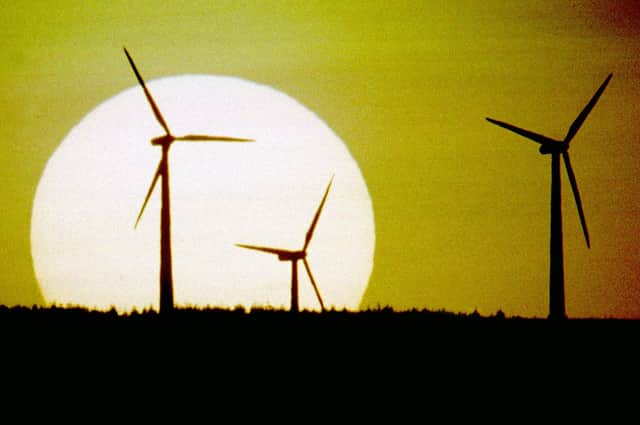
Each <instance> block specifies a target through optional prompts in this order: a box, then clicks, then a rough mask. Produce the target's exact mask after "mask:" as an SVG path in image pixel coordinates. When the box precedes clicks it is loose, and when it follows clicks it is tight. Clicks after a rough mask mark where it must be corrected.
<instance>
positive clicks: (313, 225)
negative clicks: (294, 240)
mask: <svg viewBox="0 0 640 425" xmlns="http://www.w3.org/2000/svg"><path fill="white" fill-rule="evenodd" d="M333 177H334V176H331V180H329V184H328V185H327V190H325V192H324V196H323V197H322V201H321V202H320V206H319V207H318V210H317V211H316V215H315V216H314V217H313V221H312V222H311V226H310V227H309V230H307V235H306V236H305V238H304V248H302V250H303V251H306V250H307V247H308V246H309V242H311V238H312V237H313V231H314V230H315V229H316V224H318V218H320V213H321V212H322V208H323V207H324V203H325V201H326V200H327V195H328V194H329V189H331V183H333Z"/></svg>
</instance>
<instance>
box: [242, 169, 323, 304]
mask: <svg viewBox="0 0 640 425" xmlns="http://www.w3.org/2000/svg"><path fill="white" fill-rule="evenodd" d="M332 182H333V177H331V180H329V184H328V185H327V189H326V190H325V192H324V196H323V197H322V201H320V206H318V210H317V211H316V214H315V216H314V217H313V220H312V221H311V225H310V226H309V229H308V230H307V234H306V236H305V239H304V245H303V246H302V249H300V250H297V251H292V250H288V249H282V248H270V247H265V246H255V245H244V244H236V246H239V247H241V248H247V249H253V250H255V251H262V252H266V253H269V254H275V255H277V256H278V259H279V260H280V261H290V262H291V311H292V312H293V313H297V312H298V310H299V307H298V261H299V260H302V263H303V264H304V267H305V269H306V270H307V275H308V276H309V281H310V282H311V286H313V290H314V291H315V293H316V297H317V298H318V302H319V303H320V308H321V309H322V311H324V303H323V302H322V297H321V296H320V292H319V291H318V286H317V285H316V281H315V279H314V278H313V274H312V273H311V267H309V262H308V261H307V248H308V247H309V243H310V242H311V238H312V237H313V232H314V230H315V228H316V225H317V224H318V218H320V213H321V212H322V208H323V207H324V203H325V201H326V200H327V195H328V194H329V189H331V183H332Z"/></svg>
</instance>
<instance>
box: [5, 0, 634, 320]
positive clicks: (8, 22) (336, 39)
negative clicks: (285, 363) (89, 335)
mask: <svg viewBox="0 0 640 425" xmlns="http://www.w3.org/2000/svg"><path fill="white" fill-rule="evenodd" d="M96 3H97V4H94V3H92V2H83V1H61V2H60V1H56V2H48V1H31V2H19V3H16V2H6V1H3V0H2V1H0V5H1V6H2V10H3V13H2V15H1V16H0V28H2V31H3V36H2V37H0V45H1V47H0V110H1V115H2V120H1V121H0V128H2V130H3V136H4V140H3V141H2V142H0V179H1V181H2V185H0V202H1V203H0V205H1V208H0V214H1V217H2V220H0V238H2V239H1V240H2V242H1V243H0V264H2V265H3V267H4V271H5V273H4V276H3V278H2V279H0V304H4V305H27V306H29V305H33V304H43V303H44V302H45V301H44V299H43V297H42V294H41V292H40V290H39V287H38V283H37V281H36V279H35V274H34V271H33V265H32V260H31V253H30V245H29V244H30V220H31V207H32V202H33V198H34V195H35V191H36V187H37V184H38V181H39V178H40V176H41V174H42V172H43V170H44V167H45V165H46V163H47V160H48V158H49V157H50V156H51V155H52V153H53V152H54V151H55V149H56V147H57V146H58V145H59V144H60V143H61V141H62V140H63V139H64V137H65V135H66V134H67V133H68V132H69V131H70V130H71V129H72V128H73V126H74V125H76V124H77V123H78V122H79V121H80V120H81V119H82V118H83V117H84V116H85V115H86V114H87V113H88V112H90V111H91V110H92V109H93V108H95V107H96V106H97V105H98V104H100V103H101V102H103V101H104V100H106V99H108V98H110V97H112V96H114V95H116V94H117V93H119V92H121V91H122V90H124V89H126V88H129V87H131V86H133V85H134V84H135V81H134V80H133V79H132V75H131V70H130V68H129V66H128V64H127V63H126V61H125V58H124V56H123V54H122V47H123V46H126V47H127V48H128V49H129V50H130V51H131V52H132V53H133V54H134V56H135V58H136V62H137V63H138V64H144V76H145V78H146V79H147V80H151V79H154V78H159V77H163V76H169V75H178V74H187V73H208V74H220V75H233V76H238V77H241V78H245V79H249V80H253V81H256V82H259V83H262V84H267V85H269V86H271V87H274V88H276V89H277V90H280V91H282V92H284V93H286V94H288V95H289V96H291V97H293V98H295V99H297V100H298V101H300V102H301V103H302V104H303V105H305V106H306V107H308V108H309V109H311V110H312V111H314V112H315V113H316V114H317V115H318V116H320V117H321V118H322V119H323V120H324V121H325V122H326V123H327V124H328V125H329V126H330V127H331V128H332V129H333V130H334V131H335V132H336V134H338V135H339V136H340V138H341V139H342V140H343V141H344V142H345V144H346V145H347V147H348V148H349V150H350V152H351V154H352V155H353V157H354V158H355V159H356V161H357V162H358V165H359V166H360V168H361V170H362V173H363V176H364V178H365V180H366V183H367V186H368V189H369V192H370V194H371V198H372V203H373V208H374V215H375V226H376V247H375V257H374V269H373V273H372V275H371V279H370V282H369V286H368V288H367V290H366V292H365V294H364V296H363V299H362V302H361V308H376V307H384V306H389V307H392V308H394V309H398V310H404V309H413V308H416V309H423V308H426V309H431V310H447V311H454V312H465V313H468V312H472V311H474V310H477V311H479V312H480V313H483V314H493V313H495V312H497V311H499V310H500V311H502V312H504V313H505V314H507V315H511V316H523V317H546V316H547V314H548V304H549V301H548V285H549V283H548V279H549V278H548V274H549V271H548V267H549V201H550V178H551V176H550V158H549V157H548V156H541V155H540V154H539V153H538V150H537V149H538V146H537V145H535V144H533V143H531V142H529V141H527V140H525V139H523V138H520V137H518V136H516V135H513V134H511V133H509V132H507V131H505V130H504V129H501V128H498V127H495V126H492V125H491V124H489V123H487V122H486V121H485V117H487V116H489V117H493V118H496V119H500V120H503V121H508V122H510V123H513V124H516V125H519V126H521V127H524V128H527V129H530V130H533V131H536V132H538V133H542V134H545V135H548V136H550V137H554V138H558V139H561V138H563V137H564V135H565V134H566V131H567V129H568V127H569V125H570V124H571V122H572V121H573V120H574V119H575V117H576V116H577V115H578V113H579V112H580V110H581V109H582V108H583V107H584V106H585V105H586V103H587V102H588V100H589V99H590V98H591V96H592V95H593V93H594V92H595V90H596V89H597V88H598V86H599V85H600V84H601V83H602V81H604V79H605V78H606V76H607V75H608V74H609V73H613V78H612V80H611V82H610V84H609V86H608V87H607V89H606V90H605V92H604V94H603V95H602V97H601V99H600V101H599V102H598V104H597V105H596V107H595V108H594V109H593V111H592V112H591V114H590V116H589V117H588V119H587V120H586V122H585V124H584V125H583V126H582V128H581V129H580V131H579V133H578V134H577V136H576V137H575V139H574V141H573V142H572V145H571V158H572V165H573V168H574V171H575V173H576V176H577V179H578V184H579V187H580V193H581V195H582V201H583V206H584V211H585V215H586V219H587V223H588V226H589V232H590V237H591V248H590V249H588V248H587V247H586V245H585V242H584V238H583V236H582V231H581V229H580V222H579V219H578V214H577V210H576V207H575V205H574V202H573V198H572V195H571V192H570V188H569V184H568V183H569V182H568V179H567V178H566V174H565V175H563V181H562V184H563V225H564V252H565V293H566V308H567V314H568V315H569V317H604V318H608V317H621V318H640V255H639V254H640V238H638V234H639V233H640V232H639V230H640V203H639V202H638V201H639V198H640V190H639V189H640V180H639V179H638V178H637V177H638V176H639V174H640V165H639V164H640V149H639V148H638V146H637V145H638V141H640V120H638V113H639V112H640V106H639V105H640V84H639V83H638V82H639V81H640V6H639V5H638V3H637V2H634V1H622V0H614V1H604V0H603V1H596V0H592V1H587V0H579V1H572V2H565V1H546V0H545V1H542V0H539V1H531V2H526V3H522V2H499V1H495V0H487V1H484V2H474V1H470V0H469V1H438V0H436V1H430V2H424V1H397V2H388V1H380V2H378V1H350V2H344V1H306V2H299V1H269V2H266V1H243V2H238V1H216V2H208V1H165V2H162V3H160V2H155V1H139V2H133V3H132V2H128V1H117V0H116V1H110V2H96ZM563 173H564V172H563Z"/></svg>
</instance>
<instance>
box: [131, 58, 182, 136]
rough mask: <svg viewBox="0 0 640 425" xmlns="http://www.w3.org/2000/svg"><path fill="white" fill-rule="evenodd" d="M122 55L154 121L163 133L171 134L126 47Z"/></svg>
mask: <svg viewBox="0 0 640 425" xmlns="http://www.w3.org/2000/svg"><path fill="white" fill-rule="evenodd" d="M124 53H125V54H126V55H127V59H129V63H130V64H131V68H133V72H135V74H136V77H137V78H138V82H139V83H140V85H141V86H142V90H144V94H145V96H147V100H148V101H149V105H151V109H153V114H154V115H155V116H156V119H157V120H158V122H159V123H160V125H161V126H162V128H164V131H166V132H167V134H171V132H170V131H169V126H168V125H167V123H166V122H165V120H164V118H163V117H162V114H161V113H160V109H158V105H156V102H155V101H154V100H153V97H151V93H150V92H149V89H147V85H146V84H145V83H144V80H143V79H142V75H140V72H138V68H137V67H136V64H135V63H134V62H133V59H132V58H131V55H129V52H128V51H127V49H126V47H125V48H124Z"/></svg>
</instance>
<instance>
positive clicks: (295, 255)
mask: <svg viewBox="0 0 640 425" xmlns="http://www.w3.org/2000/svg"><path fill="white" fill-rule="evenodd" d="M305 258H307V252H306V251H296V252H283V253H280V254H278V260H280V261H298V260H304V259H305Z"/></svg>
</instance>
